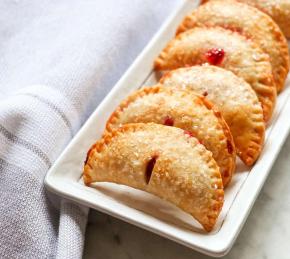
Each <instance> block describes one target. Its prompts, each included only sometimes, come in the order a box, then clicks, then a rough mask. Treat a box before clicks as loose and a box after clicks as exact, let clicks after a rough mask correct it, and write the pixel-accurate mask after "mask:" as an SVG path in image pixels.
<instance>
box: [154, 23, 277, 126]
mask: <svg viewBox="0 0 290 259" xmlns="http://www.w3.org/2000/svg"><path fill="white" fill-rule="evenodd" d="M203 63H209V64H211V65H215V66H220V67H223V68H225V69H227V70H230V71H232V72H233V73H234V74H236V75H237V76H239V77H242V78H243V79H244V80H245V81H246V82H248V83H249V84H250V85H251V86H252V88H253V89H254V90H255V92H256V94H257V95H258V98H259V101H260V102H261V104H262V108H263V112H264V119H265V121H268V120H269V119H270V117H271V115H272V112H273V109H274V106H275V101H276V88H275V84H274V81H273V74H272V68H271V64H270V62H269V56H268V55H267V54H265V53H264V52H263V51H262V50H261V49H260V48H259V47H258V46H257V45H256V44H254V43H253V42H251V41H250V40H248V39H246V38H245V37H243V36H242V35H240V34H238V33H235V32H232V31H230V30H226V29H223V28H219V27H214V28H201V27H196V28H194V29H191V30H188V31H186V32H183V33H180V34H179V35H178V36H177V37H176V38H175V39H173V40H171V41H170V42H169V44H168V45H167V46H166V47H165V49H164V50H163V51H162V52H161V54H160V55H159V57H158V58H157V59H156V60H155V69H156V70H172V69H176V68H180V67H186V66H193V65H199V64H203Z"/></svg>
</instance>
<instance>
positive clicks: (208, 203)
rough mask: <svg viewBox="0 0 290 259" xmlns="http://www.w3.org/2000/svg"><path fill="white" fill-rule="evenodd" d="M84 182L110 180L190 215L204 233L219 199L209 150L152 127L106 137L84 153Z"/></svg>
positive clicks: (213, 218) (217, 209)
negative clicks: (157, 197) (158, 198)
mask: <svg viewBox="0 0 290 259" xmlns="http://www.w3.org/2000/svg"><path fill="white" fill-rule="evenodd" d="M84 182H85V184H86V185H89V184H91V183H93V182H113V183H118V184H124V185H128V186H131V187H133V188H136V189H140V190H144V191H147V192H149V193H152V194H155V195H156V196H159V197H160V198H162V199H165V200H167V201H169V202H171V203H173V204H175V205H176V206H178V207H179V208H181V209H182V210H184V211H185V212H187V213H189V214H191V215H192V216H193V217H194V218H195V219H196V220H197V221H198V222H200V224H201V225H202V226H203V227H204V229H205V230H207V231H210V230H211V229H212V228H213V226H214V225H215V222H216V220H217V217H218V215H219V213H220V210H221V208H222V205H223V199H224V191H223V185H222V179H221V175H220V173H219V169H218V166H217V164H216V162H215V160H214V159H213V158H212V155H211V152H209V151H207V150H206V149H205V147H204V146H203V145H200V144H199V143H198V140H197V139H196V138H194V137H191V136H190V135H189V134H186V133H185V132H184V130H182V129H179V128H175V127H167V126H164V125H160V124H154V123H147V124H143V123H136V124H127V125H124V126H123V127H121V128H118V129H117V130H113V131H112V132H111V133H106V134H105V135H104V136H103V138H102V139H101V140H99V141H97V142H96V143H95V144H94V145H93V146H92V148H91V149H90V151H89V152H88V157H87V161H86V163H85V166H84Z"/></svg>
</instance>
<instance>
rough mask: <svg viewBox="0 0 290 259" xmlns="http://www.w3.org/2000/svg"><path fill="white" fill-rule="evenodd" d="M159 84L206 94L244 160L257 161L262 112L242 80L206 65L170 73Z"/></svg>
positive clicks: (253, 95) (261, 130)
mask: <svg viewBox="0 0 290 259" xmlns="http://www.w3.org/2000/svg"><path fill="white" fill-rule="evenodd" d="M160 83H162V84H163V85H164V86H167V87H170V88H172V87H174V88H176V87H177V88H180V87H181V88H186V89H189V90H193V91H194V92H196V93H198V94H206V98H207V99H208V100H209V101H212V102H213V103H214V104H215V105H216V106H217V107H218V108H219V110H220V112H221V114H222V116H223V117H224V119H225V121H226V122H227V124H228V126H229V128H230V130H231V133H232V135H233V139H234V142H235V146H236V149H237V154H238V155H239V157H240V158H241V159H242V161H243V162H244V163H245V164H246V165H252V164H253V163H254V162H255V161H256V160H257V158H258V157H259V155H260V153H261V150H262V147H263V143H264V136H265V123H264V120H263V110H262V108H261V105H260V103H259V101H258V98H257V96H256V94H255V92H254V91H253V89H252V88H251V87H250V85H249V84H247V83H246V82H245V81H244V80H243V79H242V78H239V77H237V76H236V75H234V74H233V73H232V72H230V71H227V70H225V69H222V68H219V67H216V66H208V65H203V66H194V67H189V68H180V69H176V70H173V71H171V72H168V73H167V74H166V75H164V76H163V77H162V78H161V80H160Z"/></svg>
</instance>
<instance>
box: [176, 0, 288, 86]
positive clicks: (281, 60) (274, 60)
mask: <svg viewBox="0 0 290 259" xmlns="http://www.w3.org/2000/svg"><path fill="white" fill-rule="evenodd" d="M289 3H290V2H289ZM241 14H242V15H241ZM289 20H290V17H289ZM198 26H206V27H213V26H220V27H223V28H225V29H229V30H232V31H235V32H238V33H241V34H243V35H244V36H246V37H247V38H250V39H251V40H253V42H255V43H256V44H257V45H258V46H259V47H260V48H261V49H262V50H263V51H264V52H265V53H267V54H268V55H269V57H270V62H271V65H272V69H273V76H274V81H275V85H276V87H277V91H278V92H280V91H281V90H282V89H283V87H284V84H285V80H286V77H287V74H288V71H289V53H288V44H287V40H286V38H285V37H284V35H283V33H282V31H281V30H280V28H279V26H278V25H277V24H276V23H275V22H274V21H273V20H272V19H271V17H269V16H268V15H266V14H265V13H263V12H261V11H259V10H258V9H257V8H254V7H251V6H249V5H247V4H243V3H238V2H235V1H232V0H223V1H210V2H208V3H207V4H204V5H201V6H200V7H199V8H197V9H195V10H194V11H193V12H192V13H191V14H189V15H188V16H186V17H185V18H184V20H183V21H182V22H181V24H180V26H179V27H178V29H177V33H181V32H184V31H186V30H188V29H192V28H194V27H198ZM289 27H290V21H289Z"/></svg>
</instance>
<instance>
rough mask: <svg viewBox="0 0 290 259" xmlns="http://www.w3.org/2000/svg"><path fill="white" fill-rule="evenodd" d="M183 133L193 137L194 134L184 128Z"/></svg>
mask: <svg viewBox="0 0 290 259" xmlns="http://www.w3.org/2000/svg"><path fill="white" fill-rule="evenodd" d="M184 134H186V135H188V136H190V137H194V134H193V133H192V132H191V131H188V130H185V131H184Z"/></svg>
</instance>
